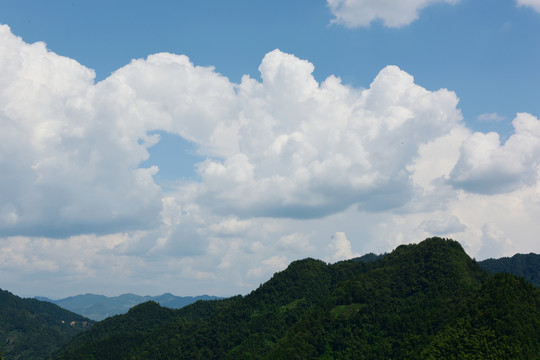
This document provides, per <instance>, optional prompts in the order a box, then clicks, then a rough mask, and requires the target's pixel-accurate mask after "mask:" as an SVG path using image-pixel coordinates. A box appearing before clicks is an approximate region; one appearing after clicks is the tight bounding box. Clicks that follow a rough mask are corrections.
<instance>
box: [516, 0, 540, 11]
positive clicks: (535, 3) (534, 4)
mask: <svg viewBox="0 0 540 360" xmlns="http://www.w3.org/2000/svg"><path fill="white" fill-rule="evenodd" d="M516 1H517V3H518V6H528V7H531V8H533V9H534V10H535V11H536V12H539V13H540V0H516Z"/></svg>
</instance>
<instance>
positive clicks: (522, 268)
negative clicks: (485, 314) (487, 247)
mask: <svg viewBox="0 0 540 360" xmlns="http://www.w3.org/2000/svg"><path fill="white" fill-rule="evenodd" d="M478 265H480V266H481V267H483V268H484V269H486V270H487V271H489V272H491V273H501V272H505V273H510V274H514V275H517V276H521V277H523V278H524V279H525V280H527V281H529V282H530V283H532V284H533V285H534V286H536V287H537V288H540V255H538V254H533V253H530V254H516V255H514V256H512V257H510V258H509V257H503V258H500V259H487V260H483V261H480V262H478Z"/></svg>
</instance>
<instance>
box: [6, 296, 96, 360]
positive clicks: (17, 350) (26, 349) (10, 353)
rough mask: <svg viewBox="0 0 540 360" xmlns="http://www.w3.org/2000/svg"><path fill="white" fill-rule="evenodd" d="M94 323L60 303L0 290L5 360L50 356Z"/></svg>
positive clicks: (33, 359) (27, 359)
mask: <svg viewBox="0 0 540 360" xmlns="http://www.w3.org/2000/svg"><path fill="white" fill-rule="evenodd" d="M93 323H94V322H93V321H92V320H89V319H87V318H85V317H83V316H80V315H78V314H74V313H72V312H70V311H68V310H65V309H62V308H61V307H59V306H57V305H54V304H50V303H48V302H43V301H39V300H36V299H22V298H20V297H18V296H15V295H13V294H12V293H10V292H8V291H5V290H0V353H1V354H2V355H3V357H4V359H5V360H16V359H21V360H38V359H47V358H49V357H50V356H51V355H52V354H53V353H55V352H56V351H58V350H59V349H60V348H61V347H62V346H63V345H65V344H66V343H67V342H68V341H69V340H70V339H71V338H72V337H73V336H74V335H76V334H78V333H80V332H81V331H83V330H86V329H88V328H90V327H91V326H92V325H93Z"/></svg>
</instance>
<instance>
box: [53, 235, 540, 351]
mask: <svg viewBox="0 0 540 360" xmlns="http://www.w3.org/2000/svg"><path fill="white" fill-rule="evenodd" d="M539 311H540V293H539V290H538V289H535V288H534V287H533V286H532V285H530V284H529V283H527V282H525V281H523V280H522V279H520V278H517V277H515V276H513V275H508V274H501V275H490V274H489V273H488V272H486V271H485V270H483V269H482V268H480V267H479V266H478V265H477V263H476V262H475V261H473V260H472V259H470V258H469V257H468V256H467V254H465V252H464V251H463V249H462V248H461V246H460V245H459V243H457V242H455V241H452V240H445V239H440V238H432V239H427V240H425V241H423V242H422V243H420V244H417V245H406V246H400V247H398V248H397V249H396V250H394V251H393V252H392V253H390V254H387V255H386V256H384V257H382V258H379V259H376V260H375V261H373V262H363V261H345V262H339V263H336V264H333V265H327V264H325V263H324V262H322V261H318V260H313V259H306V260H301V261H296V262H293V263H292V264H291V265H290V266H289V267H288V268H287V269H286V270H284V271H282V272H280V273H276V274H275V275H274V277H273V278H272V279H270V280H269V281H268V282H266V283H265V284H263V285H262V286H261V287H259V288H258V289H257V290H255V291H253V292H252V293H251V294H249V295H247V296H245V297H242V296H237V297H233V298H229V299H226V300H219V301H210V302H197V303H195V304H193V305H190V306H187V307H185V308H183V309H180V310H169V309H164V308H161V307H160V306H159V305H158V304H156V303H145V304H142V305H139V306H137V307H135V308H133V309H132V310H130V311H129V312H128V313H127V314H126V315H123V316H116V317H113V318H109V319H107V320H105V321H103V322H101V323H99V324H97V325H96V326H94V327H93V328H92V329H91V330H90V331H88V332H85V333H82V334H80V335H78V336H76V337H75V338H74V339H73V340H72V341H71V342H70V344H69V345H68V347H66V348H65V349H64V351H63V352H62V353H61V354H59V355H58V356H57V359H92V358H95V359H104V360H106V359H122V358H127V359H173V358H174V359H261V358H265V359H418V358H420V359H441V358H444V359H466V358H468V357H469V358H479V359H480V358H493V359H521V358H523V359H527V358H535V357H536V356H538V355H537V354H539V353H540V313H539Z"/></svg>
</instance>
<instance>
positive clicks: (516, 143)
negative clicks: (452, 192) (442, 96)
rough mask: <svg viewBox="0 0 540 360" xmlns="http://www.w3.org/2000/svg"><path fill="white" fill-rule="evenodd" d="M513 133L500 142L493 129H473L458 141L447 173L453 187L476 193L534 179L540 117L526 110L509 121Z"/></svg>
mask: <svg viewBox="0 0 540 360" xmlns="http://www.w3.org/2000/svg"><path fill="white" fill-rule="evenodd" d="M512 124H513V126H514V134H513V135H512V136H510V138H509V139H508V140H507V141H506V142H505V143H504V144H502V145H501V143H500V139H499V135H498V134H497V133H493V132H492V133H488V134H484V133H474V134H473V135H472V136H471V137H470V138H468V139H467V140H465V141H464V142H463V144H462V145H461V150H460V158H459V160H458V162H457V164H456V166H455V167H454V169H453V170H452V172H451V174H450V179H449V182H450V184H452V185H453V186H455V187H456V188H460V189H463V190H466V191H469V192H473V193H479V194H495V193H499V192H510V191H514V190H516V189H518V188H520V187H522V186H530V185H533V184H534V183H535V182H536V181H537V173H538V170H539V166H540V121H539V120H538V119H537V118H536V117H534V116H532V115H530V114H526V113H519V114H517V116H516V118H515V119H514V120H513V121H512Z"/></svg>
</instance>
